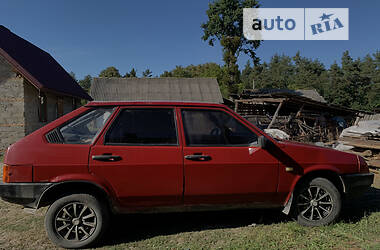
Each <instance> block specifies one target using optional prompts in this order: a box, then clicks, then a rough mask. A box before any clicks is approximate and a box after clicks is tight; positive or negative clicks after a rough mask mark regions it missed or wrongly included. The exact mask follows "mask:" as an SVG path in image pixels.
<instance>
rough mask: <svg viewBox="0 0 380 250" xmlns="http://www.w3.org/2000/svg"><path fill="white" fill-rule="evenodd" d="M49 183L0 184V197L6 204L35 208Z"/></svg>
mask: <svg viewBox="0 0 380 250" xmlns="http://www.w3.org/2000/svg"><path fill="white" fill-rule="evenodd" d="M50 185H51V183H0V197H1V198H2V199H3V200H4V201H7V202H11V203H16V204H20V205H23V206H25V207H29V208H36V207H37V205H38V201H39V199H40V197H41V195H42V193H43V192H44V191H45V190H46V189H47V188H48V187H49V186H50Z"/></svg>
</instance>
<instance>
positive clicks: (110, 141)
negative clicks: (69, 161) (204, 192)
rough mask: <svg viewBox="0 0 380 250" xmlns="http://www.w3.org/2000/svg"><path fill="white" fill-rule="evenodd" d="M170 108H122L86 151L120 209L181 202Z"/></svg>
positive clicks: (180, 174)
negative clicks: (109, 186)
mask: <svg viewBox="0 0 380 250" xmlns="http://www.w3.org/2000/svg"><path fill="white" fill-rule="evenodd" d="M176 124H177V119H176V116H175V110H174V109H173V108H170V107H125V108H120V111H119V113H118V114H117V116H116V118H115V119H114V120H113V122H112V124H111V125H110V126H109V127H108V128H107V129H106V130H107V131H106V132H104V134H103V135H102V136H101V138H100V140H99V141H98V142H97V143H96V145H95V146H94V147H92V149H91V153H90V160H89V165H90V171H91V172H93V173H94V174H95V175H97V176H101V177H102V178H104V179H105V180H106V181H107V182H108V183H109V185H111V186H112V188H113V191H114V192H115V194H116V196H117V199H118V200H119V202H120V204H121V205H122V206H125V207H146V206H147V207H149V206H158V205H173V204H178V203H180V202H181V201H182V191H183V157H182V149H181V146H180V140H179V138H178V131H177V125H176Z"/></svg>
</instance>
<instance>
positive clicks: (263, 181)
mask: <svg viewBox="0 0 380 250" xmlns="http://www.w3.org/2000/svg"><path fill="white" fill-rule="evenodd" d="M181 117H182V118H181V120H182V122H183V132H184V140H185V142H186V143H185V145H184V150H183V152H184V159H185V160H184V171H185V197H184V200H185V203H190V204H199V203H202V204H205V203H251V202H257V203H263V202H264V203H271V202H274V198H275V195H276V190H277V183H278V169H279V163H278V161H277V160H276V159H275V158H274V157H273V156H271V155H270V154H269V153H268V152H266V151H265V150H263V149H261V148H259V147H258V146H257V141H258V136H257V134H256V133H255V132H254V131H253V130H252V128H249V126H247V124H244V123H242V122H241V121H240V120H239V119H238V118H237V117H234V116H233V115H232V113H230V112H227V111H226V110H223V109H218V108H208V109H199V108H182V109H181Z"/></svg>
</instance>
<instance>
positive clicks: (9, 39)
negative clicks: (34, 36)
mask: <svg viewBox="0 0 380 250" xmlns="http://www.w3.org/2000/svg"><path fill="white" fill-rule="evenodd" d="M0 55H1V56H3V57H4V58H5V59H6V60H7V61H8V62H9V63H10V64H11V65H12V66H13V67H14V68H16V70H17V71H18V72H19V73H20V74H21V75H23V76H24V77H25V78H26V79H27V80H28V81H29V82H30V83H31V84H33V85H34V86H36V87H37V88H39V89H46V90H51V91H54V92H57V93H59V94H62V95H70V96H74V97H79V98H83V99H87V100H91V97H90V96H89V95H88V94H87V93H86V92H85V91H84V90H83V89H82V88H81V87H80V86H79V84H78V83H77V82H76V81H75V80H74V79H73V78H72V77H71V76H70V75H69V74H68V73H67V72H66V70H64V69H63V68H62V66H61V65H60V64H59V63H58V62H57V61H56V60H55V59H54V58H53V57H52V56H51V55H50V54H49V53H47V52H45V51H43V50H42V49H40V48H38V47H37V46H35V45H33V44H31V43H30V42H28V41H26V40H24V39H23V38H21V37H19V36H17V35H16V34H14V33H12V32H11V31H10V30H9V29H7V28H6V27H4V26H2V25H0Z"/></svg>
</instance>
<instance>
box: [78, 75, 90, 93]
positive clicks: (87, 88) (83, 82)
mask: <svg viewBox="0 0 380 250" xmlns="http://www.w3.org/2000/svg"><path fill="white" fill-rule="evenodd" d="M91 80H92V77H91V76H90V75H86V76H85V77H84V78H83V79H82V80H80V81H79V82H78V83H79V85H80V86H81V87H82V88H83V89H84V90H85V91H86V92H87V93H88V92H89V91H90V87H91Z"/></svg>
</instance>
